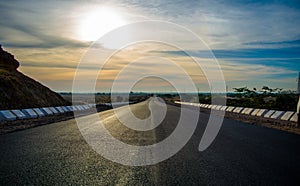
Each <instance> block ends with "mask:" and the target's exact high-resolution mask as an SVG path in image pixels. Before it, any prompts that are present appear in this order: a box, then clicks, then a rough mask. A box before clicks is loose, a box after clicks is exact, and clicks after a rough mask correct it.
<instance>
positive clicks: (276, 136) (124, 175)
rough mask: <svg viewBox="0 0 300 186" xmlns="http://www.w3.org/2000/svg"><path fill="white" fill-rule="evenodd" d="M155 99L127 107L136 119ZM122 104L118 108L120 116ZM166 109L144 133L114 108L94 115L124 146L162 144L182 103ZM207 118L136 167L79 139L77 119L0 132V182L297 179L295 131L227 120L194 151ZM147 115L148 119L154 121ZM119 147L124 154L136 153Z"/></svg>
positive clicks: (90, 125) (90, 124) (91, 124)
mask: <svg viewBox="0 0 300 186" xmlns="http://www.w3.org/2000/svg"><path fill="white" fill-rule="evenodd" d="M154 100H155V99H150V100H147V101H145V102H142V103H139V104H136V105H132V106H131V110H132V112H133V113H134V115H135V116H137V117H138V118H140V119H145V118H149V116H150V115H151V112H152V113H153V112H154V111H155V110H156V109H154V110H153V108H152V107H151V106H150V109H149V105H151V104H153V101H154ZM125 108H126V107H121V108H119V109H118V110H119V111H120V113H121V117H123V119H125V120H126V119H127V117H126V112H127V110H126V109H125ZM151 109H152V110H151ZM166 109H167V110H166V113H167V115H166V118H165V119H164V120H163V122H162V123H161V124H160V125H159V126H158V127H156V128H155V129H153V130H148V131H144V132H143V131H135V130H132V129H129V128H128V127H126V126H124V125H122V124H121V123H120V122H119V121H118V120H117V119H116V116H115V114H114V111H113V110H109V111H105V112H101V113H100V114H99V116H100V118H102V119H103V121H105V122H104V126H105V127H106V129H107V130H108V131H109V132H110V134H111V135H112V136H114V137H115V138H117V139H119V140H121V141H123V142H124V143H126V144H130V145H138V146H142V145H151V144H155V143H158V142H161V141H162V140H163V139H165V138H166V137H168V136H169V135H171V133H172V132H173V131H174V130H175V128H176V125H177V122H178V119H179V116H180V107H176V106H172V105H168V106H167V107H166ZM189 111H190V112H193V110H191V109H190V110H189ZM189 111H188V112H189ZM94 116H95V115H90V116H85V117H82V118H81V120H84V121H86V129H85V131H86V132H87V133H89V132H90V133H93V131H95V130H99V129H101V128H99V127H98V128H97V126H99V123H97V122H95V121H94ZM150 118H151V117H150ZM208 118H209V115H208V114H205V113H201V114H200V119H199V122H198V125H197V128H196V131H195V132H194V134H193V135H192V137H191V139H190V140H189V142H188V143H187V144H186V145H185V146H184V148H183V149H181V150H180V151H179V152H178V153H177V154H176V155H174V156H172V157H171V158H169V159H167V160H165V161H163V162H160V163H158V164H155V165H148V166H138V167H134V166H125V165H121V164H118V163H114V162H112V161H110V160H107V159H105V158H103V157H102V156H100V155H99V154H98V153H96V152H95V151H94V150H93V149H92V148H91V147H90V146H89V145H88V144H87V142H86V141H85V140H84V138H83V136H82V135H81V133H80V131H79V129H78V126H77V125H76V122H75V120H69V121H64V122H60V123H55V124H50V125H46V126H41V127H36V128H32V129H28V130H24V131H18V132H14V133H10V134H5V135H1V136H0V169H1V170H0V181H1V185H299V184H300V176H299V174H300V162H299V160H300V158H299V157H300V148H299V147H300V136H298V135H294V134H290V133H286V132H282V131H277V130H274V129H268V128H263V127H259V126H254V125H249V124H245V123H241V122H237V121H233V120H228V119H225V120H224V122H223V125H222V128H221V130H220V132H219V134H218V136H217V138H216V139H215V140H214V142H213V143H212V145H211V146H210V147H209V148H208V149H207V150H205V151H204V152H199V151H198V146H199V142H200V140H201V137H202V135H203V132H204V129H205V127H206V124H207V122H208ZM153 119H155V118H153V117H152V119H149V121H147V122H148V123H150V124H151V123H152V124H153V122H154V121H153ZM121 120H122V118H121ZM147 122H146V123H143V124H144V125H145V126H146V125H147ZM129 123H130V122H129ZM154 123H155V122H154ZM133 124H136V123H133ZM187 125H188V124H187ZM153 127H154V126H153ZM150 128H151V127H150ZM93 129H94V130H93ZM100 132H103V131H100ZM103 138H104V139H103V140H105V137H103ZM104 148H107V149H108V150H110V149H112V148H114V147H113V146H112V145H111V146H105V147H104ZM115 150H116V152H117V151H118V149H115ZM119 153H120V154H121V155H122V156H123V157H124V159H128V158H130V157H134V156H135V155H134V154H131V153H124V152H119Z"/></svg>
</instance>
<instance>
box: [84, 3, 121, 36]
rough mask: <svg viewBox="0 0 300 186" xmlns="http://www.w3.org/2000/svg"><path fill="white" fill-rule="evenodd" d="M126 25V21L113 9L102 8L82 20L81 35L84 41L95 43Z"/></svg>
mask: <svg viewBox="0 0 300 186" xmlns="http://www.w3.org/2000/svg"><path fill="white" fill-rule="evenodd" d="M124 24H125V20H124V19H123V18H122V17H121V16H120V15H119V14H118V12H116V11H115V10H113V9H111V8H100V9H98V10H96V11H93V12H92V13H90V14H87V16H85V17H84V18H83V19H82V22H81V24H80V28H79V35H80V38H81V39H82V40H86V41H95V40H97V39H98V38H100V37H101V36H103V35H104V34H105V33H107V32H109V31H111V30H113V29H115V28H117V27H120V26H122V25H124Z"/></svg>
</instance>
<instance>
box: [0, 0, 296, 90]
mask: <svg viewBox="0 0 300 186" xmlns="http://www.w3.org/2000/svg"><path fill="white" fill-rule="evenodd" d="M103 7H104V8H103ZM95 12H106V13H105V14H101V15H102V16H103V17H106V15H107V17H106V19H104V18H103V19H100V20H99V19H98V20H97V22H95V24H92V25H91V24H90V25H87V24H86V23H88V22H89V20H88V19H90V17H92V15H95V14H93V13H95ZM0 16H1V19H0V43H1V44H2V45H3V47H4V48H5V49H6V50H9V51H10V52H12V53H13V54H14V55H15V56H16V58H17V59H18V60H19V61H20V62H21V67H20V71H22V72H24V73H25V74H27V75H29V76H31V77H33V78H35V79H37V80H38V81H40V82H42V83H44V84H46V85H47V86H50V87H51V88H52V89H54V90H56V91H70V90H71V88H72V81H73V77H74V73H75V70H76V66H77V64H78V63H79V61H80V59H81V58H82V55H84V53H85V52H86V50H87V48H88V47H89V45H90V44H91V43H92V42H93V41H94V40H95V39H96V37H94V38H93V37H88V36H92V35H95V34H96V36H97V33H85V32H87V31H86V28H83V25H87V26H88V27H89V26H91V27H90V28H87V29H90V30H93V26H97V24H99V27H94V28H95V30H97V29H98V28H104V27H107V29H103V30H101V29H100V30H101V33H100V31H99V34H100V35H99V37H100V36H101V34H104V33H106V32H108V31H110V29H114V28H116V27H118V26H122V25H124V24H128V23H132V22H136V21H143V20H162V21H170V22H173V23H176V24H179V25H182V26H184V27H186V28H187V29H190V30H191V31H192V32H194V33H196V34H197V35H198V36H199V37H201V38H202V39H203V41H205V42H206V43H207V45H208V46H209V48H210V49H211V50H212V51H213V53H214V55H215V56H216V58H217V59H218V61H219V63H220V65H221V67H222V69H223V72H224V76H225V80H226V84H227V85H228V87H230V88H233V87H242V86H248V87H250V88H251V87H257V88H260V87H262V86H263V85H268V86H271V87H274V88H275V87H279V88H285V89H291V90H296V88H297V87H296V86H297V82H296V78H297V75H298V72H299V71H300V67H299V60H300V1H297V0H291V1H280V0H274V1H271V0H264V1H250V0H249V1H247V0H245V1H244V0H232V1H227V0H217V1H209V0H197V1H196V0H195V1H184V0H164V1H159V0H149V1H141V0H113V1H100V0H89V1H80V0H72V1H71V0H60V1H59V0H57V1H35V0H27V1H21V0H11V1H0ZM109 18H111V21H110V22H109V23H112V24H109V23H107V20H108V19H109ZM104 22H105V24H104ZM82 30H84V33H83V34H85V35H83V34H82V32H83V31H82ZM86 34H89V35H86ZM91 38H92V39H91ZM93 39H94V40H93ZM160 49H161V47H156V48H155V47H154V48H151V50H149V51H147V52H152V54H153V51H155V52H154V53H155V54H157V55H159V54H162V55H166V54H167V55H169V56H170V58H175V57H178V58H180V57H183V56H185V54H183V53H182V52H181V51H180V50H176V49H174V50H164V51H160ZM107 50H109V49H107ZM193 50H197V48H196V49H195V46H193ZM191 51H192V49H191ZM199 51H201V52H200V53H202V54H203V56H195V57H199V58H205V53H206V50H203V49H199ZM199 51H197V52H199ZM198 54H199V53H198ZM122 55H123V56H122V57H123V60H130V59H131V58H130V57H128V56H126V55H125V54H122ZM182 60H185V59H184V58H182ZM119 64H120V62H119V61H114V62H112V65H115V66H118V65H119ZM153 66H156V65H153ZM139 68H140V67H139ZM144 68H149V65H145V66H144ZM158 68H159V67H158ZM187 68H188V67H187ZM168 73H170V74H172V73H173V72H168ZM105 74H107V76H111V77H110V78H108V79H110V80H112V79H113V75H111V74H110V73H109V72H105ZM243 75H244V76H246V78H244V77H243ZM175 76H176V73H175V72H174V77H175ZM197 84H198V85H199V88H200V90H203V91H205V90H207V86H202V87H201V84H205V81H203V80H197ZM108 87H109V85H107V87H106V88H105V90H107V89H108ZM154 89H155V88H154ZM157 89H159V87H157Z"/></svg>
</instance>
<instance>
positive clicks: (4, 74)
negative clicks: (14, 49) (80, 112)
mask: <svg viewBox="0 0 300 186" xmlns="http://www.w3.org/2000/svg"><path fill="white" fill-rule="evenodd" d="M19 65H20V64H19V62H18V61H17V60H16V59H15V58H14V56H13V55H12V54H10V53H8V52H6V51H4V50H3V49H2V47H1V45H0V110H4V109H21V108H34V107H48V106H61V105H69V104H70V103H69V102H68V101H66V100H65V99H63V98H62V97H61V96H60V95H59V94H57V93H55V92H53V91H52V90H50V89H49V88H47V87H46V86H44V85H42V84H41V83H39V82H37V81H35V80H33V79H32V78H30V77H28V76H26V75H24V74H22V73H21V72H19V71H18V70H17V68H18V67H19Z"/></svg>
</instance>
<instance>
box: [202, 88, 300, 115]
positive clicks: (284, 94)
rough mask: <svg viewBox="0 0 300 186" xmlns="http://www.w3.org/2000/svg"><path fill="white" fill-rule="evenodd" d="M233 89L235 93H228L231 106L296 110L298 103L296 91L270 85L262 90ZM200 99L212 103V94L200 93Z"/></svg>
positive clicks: (228, 103)
mask: <svg viewBox="0 0 300 186" xmlns="http://www.w3.org/2000/svg"><path fill="white" fill-rule="evenodd" d="M233 89H234V93H228V94H227V105H230V106H237V107H251V108H264V109H269V110H270V109H274V110H283V111H295V110H296V106H297V103H298V94H297V92H296V91H291V90H283V89H282V88H270V87H268V86H263V87H262V88H261V89H260V90H258V89H257V88H253V89H248V88H247V87H241V88H233ZM199 101H200V102H201V103H210V101H211V96H207V95H201V94H199Z"/></svg>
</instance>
